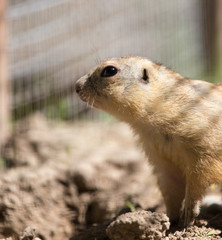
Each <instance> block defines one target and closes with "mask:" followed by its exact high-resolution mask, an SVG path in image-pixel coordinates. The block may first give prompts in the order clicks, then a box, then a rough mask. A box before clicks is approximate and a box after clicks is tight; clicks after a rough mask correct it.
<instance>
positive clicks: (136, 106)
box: [76, 57, 181, 120]
mask: <svg viewBox="0 0 222 240" xmlns="http://www.w3.org/2000/svg"><path fill="white" fill-rule="evenodd" d="M175 77H176V78H181V76H180V75H179V74H177V73H175V72H173V71H172V70H167V68H165V67H164V66H162V65H159V64H155V63H153V62H151V61H149V60H148V59H146V58H140V57H122V58H111V59H107V60H105V61H103V62H102V63H100V64H99V65H98V66H97V67H96V68H94V69H92V70H91V71H90V72H89V73H88V74H87V75H85V76H83V77H82V78H80V79H79V80H78V81H77V82H76V92H77V93H78V94H79V96H80V98H81V99H82V100H83V101H85V102H87V103H88V104H89V105H91V106H93V107H96V108H98V109H102V110H104V111H106V112H108V113H111V114H112V115H114V116H116V117H118V118H120V119H123V120H127V119H129V118H130V119H137V118H139V117H141V118H142V117H144V116H147V114H148V113H149V112H150V113H151V112H153V111H157V109H156V108H157V107H160V106H159V103H160V102H161V101H162V100H163V95H164V92H166V91H167V89H169V86H170V85H173V84H174V81H172V78H174V79H175ZM166 85H167V88H166ZM172 89H173V88H172Z"/></svg>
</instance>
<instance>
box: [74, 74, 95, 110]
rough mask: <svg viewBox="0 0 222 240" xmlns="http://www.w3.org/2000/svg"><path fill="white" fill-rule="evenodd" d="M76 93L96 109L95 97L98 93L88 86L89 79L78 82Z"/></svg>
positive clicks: (81, 79)
mask: <svg viewBox="0 0 222 240" xmlns="http://www.w3.org/2000/svg"><path fill="white" fill-rule="evenodd" d="M75 89H76V93H77V94H78V95H79V97H80V99H81V100H82V101H84V102H86V103H87V104H88V105H89V106H91V107H96V105H95V97H96V95H97V94H96V93H94V92H95V90H94V88H92V87H90V88H89V86H87V77H86V76H84V77H82V78H80V79H79V80H77V82H76V85H75Z"/></svg>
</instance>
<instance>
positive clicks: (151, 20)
mask: <svg viewBox="0 0 222 240" xmlns="http://www.w3.org/2000/svg"><path fill="white" fill-rule="evenodd" d="M203 2H205V1H199V0H196V1H193V0H187V1H177V0H169V1H164V0H149V1H146V0H141V1H136V0H123V1H118V0H112V1H103V0H91V1H86V0H84V1H83V0H75V1H73V0H38V1H35V0H9V4H8V9H7V21H8V27H9V31H8V32H9V34H8V55H9V72H10V79H11V86H12V94H11V108H12V111H13V118H14V119H19V118H23V117H25V116H27V115H29V114H31V113H33V112H34V111H36V110H41V111H43V112H44V113H45V114H46V115H47V116H48V117H51V118H62V119H73V118H75V117H78V116H81V115H82V114H83V113H84V114H85V116H86V118H88V119H91V118H93V117H95V115H96V116H98V115H99V114H98V113H95V114H92V113H89V112H88V108H86V106H85V104H83V103H82V102H81V101H80V100H79V99H78V98H77V96H76V95H75V94H74V92H73V86H74V83H75V81H76V80H77V79H78V78H79V77H80V76H81V75H83V74H85V73H86V72H87V71H88V70H89V69H90V68H91V67H93V66H95V65H96V64H98V62H100V61H101V60H103V59H105V58H109V57H114V56H115V57H120V56H123V55H139V56H145V57H148V58H150V59H152V60H154V61H158V62H162V63H163V64H165V65H167V66H170V67H172V68H173V69H175V70H176V71H179V72H180V73H182V74H184V75H185V76H187V77H193V78H196V77H198V78H199V77H200V76H201V77H202V76H204V74H206V72H205V69H206V64H210V63H209V62H208V63H207V62H206V61H205V59H206V55H207V52H208V50H209V48H210V47H211V46H207V47H206V37H205V35H206V31H205V30H206V29H205V27H206V26H205V25H204V21H203ZM205 15H206V13H205Z"/></svg>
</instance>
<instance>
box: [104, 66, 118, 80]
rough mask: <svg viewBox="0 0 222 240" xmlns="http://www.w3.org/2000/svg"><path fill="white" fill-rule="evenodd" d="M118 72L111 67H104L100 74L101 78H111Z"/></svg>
mask: <svg viewBox="0 0 222 240" xmlns="http://www.w3.org/2000/svg"><path fill="white" fill-rule="evenodd" d="M117 72H118V70H117V69H116V68H115V67H113V66H108V67H105V68H104V69H103V71H102V73H101V77H112V76H114V75H116V74H117Z"/></svg>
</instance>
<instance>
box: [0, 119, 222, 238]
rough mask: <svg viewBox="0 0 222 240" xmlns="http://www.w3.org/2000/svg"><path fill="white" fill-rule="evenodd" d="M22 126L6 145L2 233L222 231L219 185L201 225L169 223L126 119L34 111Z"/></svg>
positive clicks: (198, 234) (172, 234)
mask: <svg viewBox="0 0 222 240" xmlns="http://www.w3.org/2000/svg"><path fill="white" fill-rule="evenodd" d="M17 129H18V131H16V132H15V133H14V134H13V135H12V136H11V138H10V139H9V141H8V143H7V145H6V147H5V151H4V153H3V158H4V161H6V167H5V169H3V170H2V172H1V177H0V189H1V191H0V210H1V211H0V238H6V237H11V239H19V237H20V239H22V240H32V239H35V240H37V239H38V238H39V239H42V240H45V239H47V240H48V239H50V240H51V239H52V240H61V239H70V240H71V239H72V240H74V239H75V240H88V239H89V240H95V239H97V240H105V239H107V240H120V239H123V240H124V239H125V240H134V239H135V240H137V239H145V240H146V239H181V240H182V239H222V235H221V231H222V206H221V205H220V204H219V202H218V201H221V195H220V193H219V190H218V189H217V187H216V186H213V187H212V189H213V191H211V192H210V191H209V193H208V198H205V200H204V203H205V205H206V206H207V207H204V208H203V210H202V216H201V217H200V219H199V220H198V221H197V226H194V227H191V228H189V229H188V230H184V229H180V230H178V229H170V230H169V228H170V223H169V221H168V218H167V216H166V215H165V214H164V212H165V208H164V204H163V200H162V198H161V195H160V193H159V191H158V188H157V186H156V180H155V178H154V177H153V175H152V170H151V168H150V167H149V166H148V164H147V161H146V159H145V157H144V155H143V153H142V152H141V151H140V150H139V149H140V148H139V146H137V144H136V141H135V137H134V136H133V134H132V133H131V131H130V129H129V128H128V126H126V125H125V124H122V123H112V124H110V123H109V124H108V123H95V122H94V123H89V122H84V123H83V122H77V123H55V122H49V121H46V120H45V119H44V117H42V116H41V115H35V116H33V117H31V118H30V119H28V120H26V121H23V122H21V123H20V124H19V126H18V127H17ZM4 161H2V162H4ZM211 202H212V203H214V204H211ZM209 205H210V206H209ZM27 226H28V228H26V227H27ZM34 229H35V231H34ZM24 230H25V232H24Z"/></svg>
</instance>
